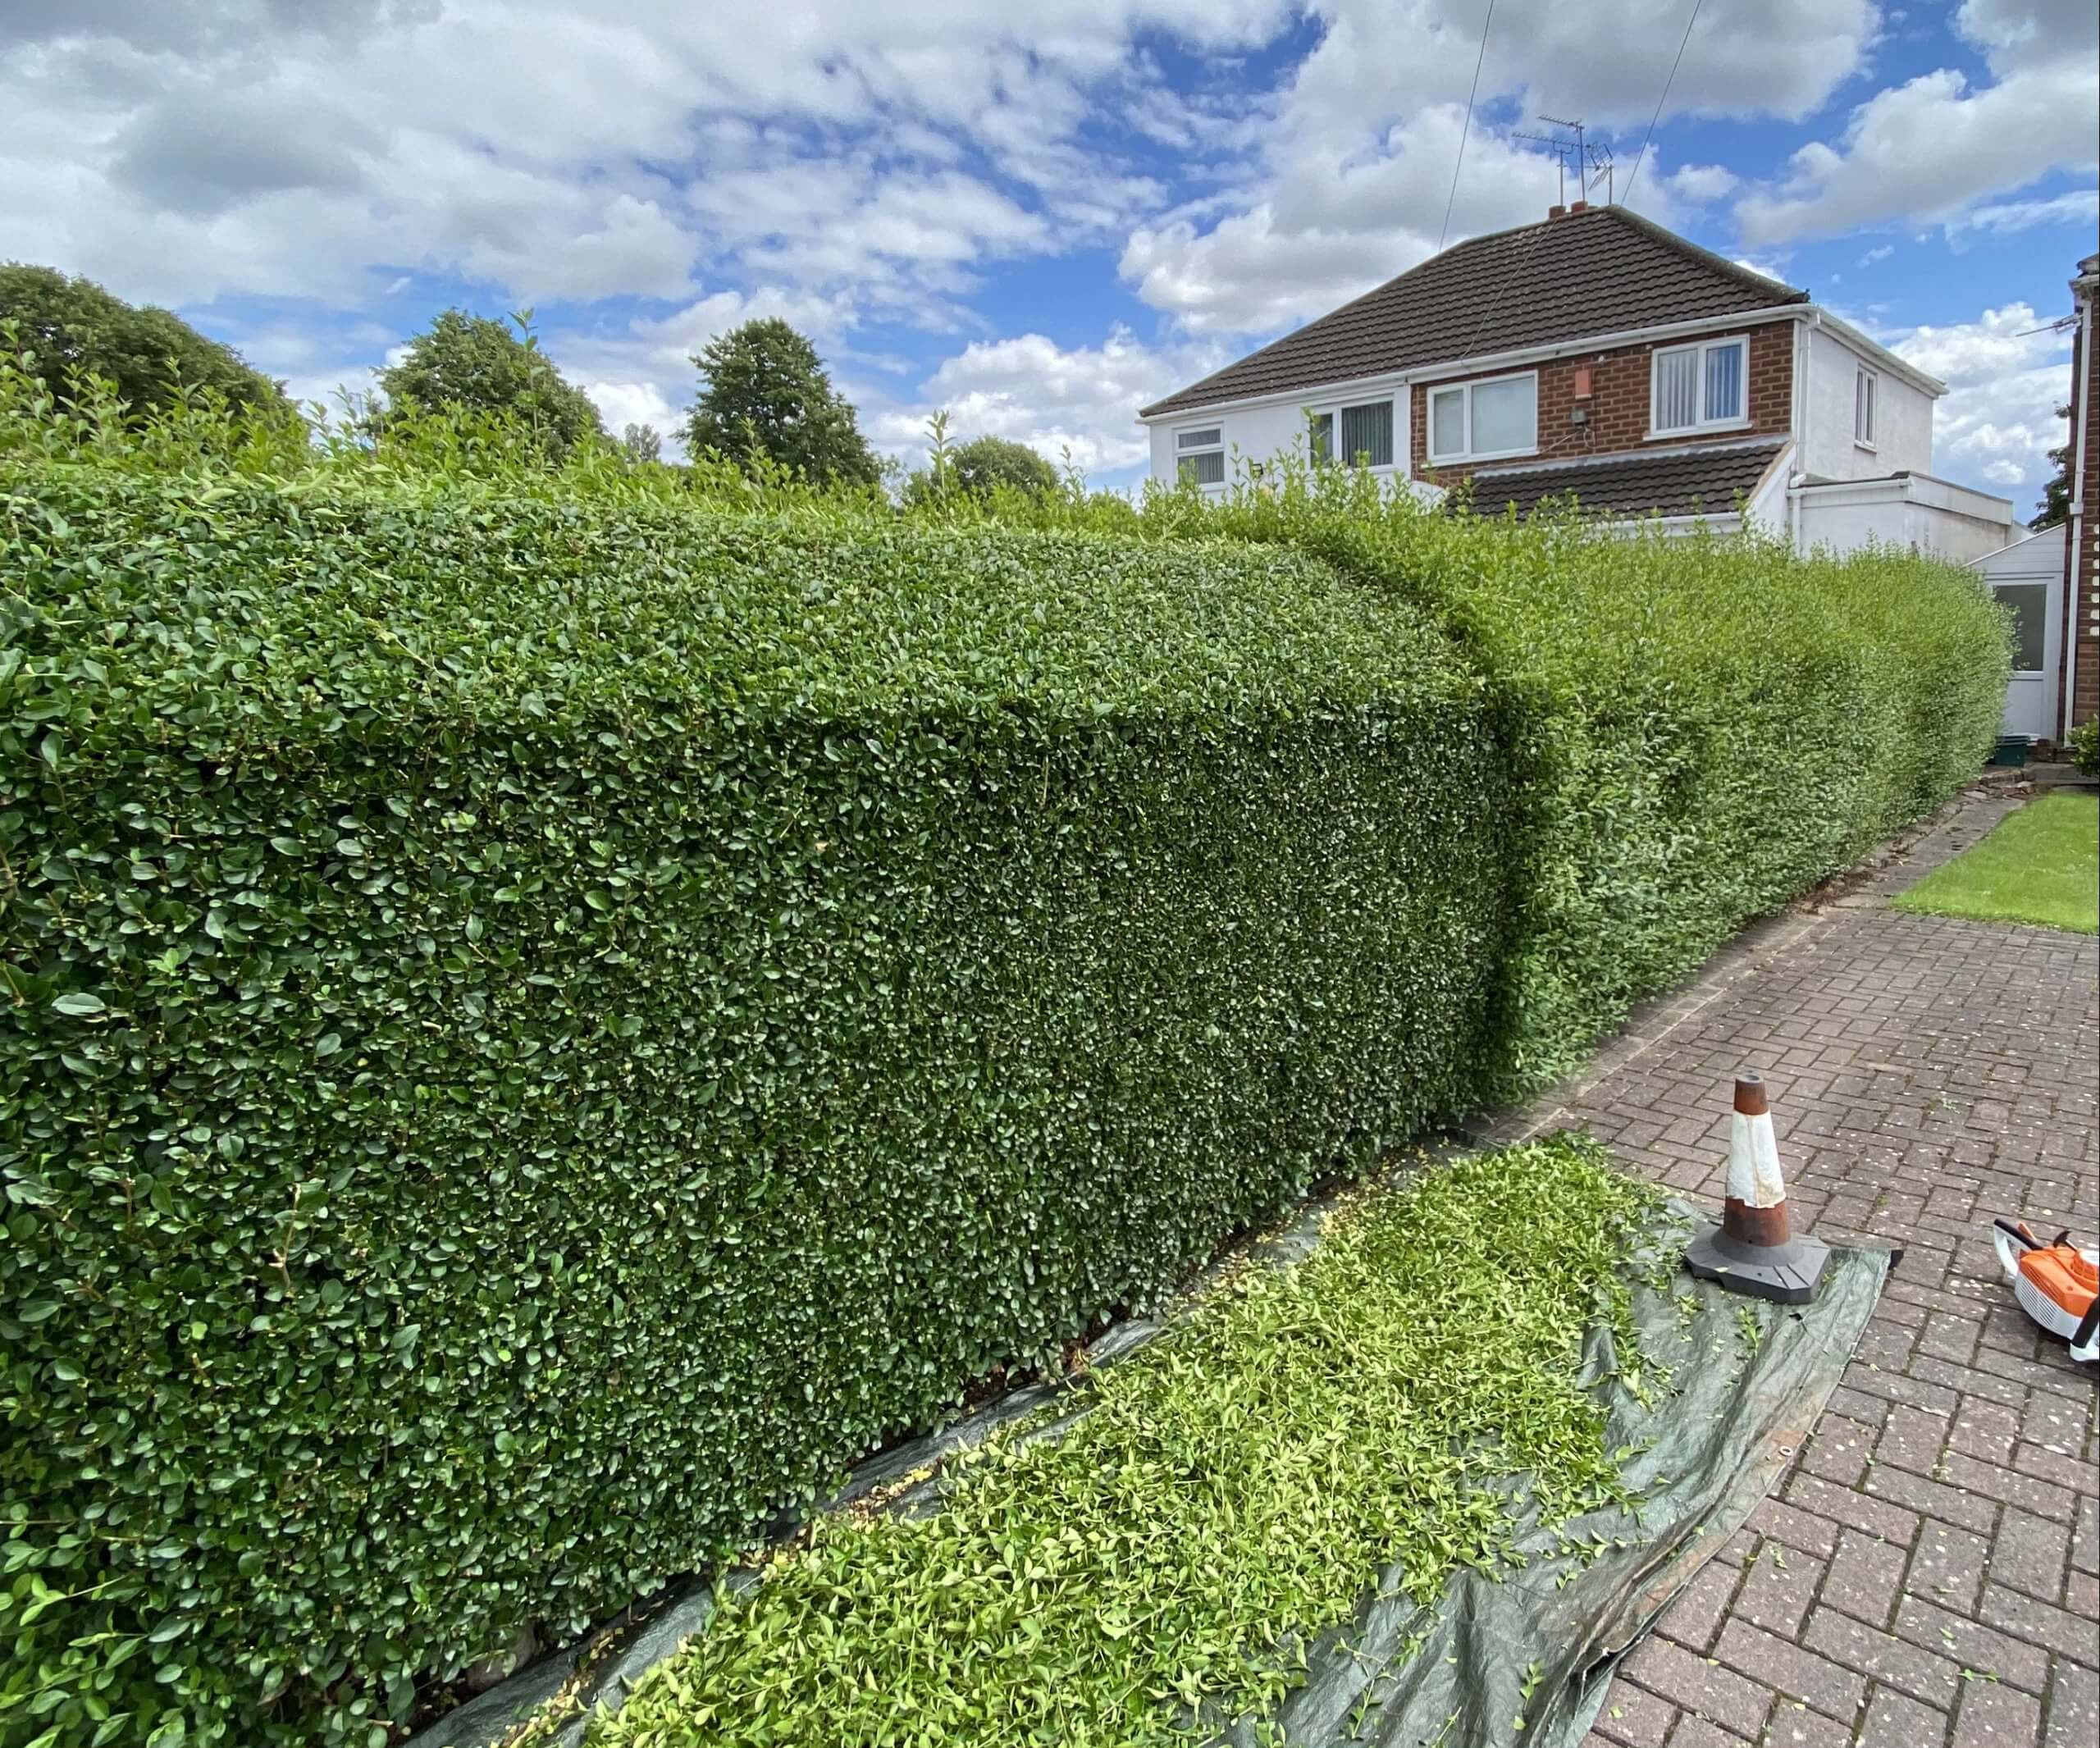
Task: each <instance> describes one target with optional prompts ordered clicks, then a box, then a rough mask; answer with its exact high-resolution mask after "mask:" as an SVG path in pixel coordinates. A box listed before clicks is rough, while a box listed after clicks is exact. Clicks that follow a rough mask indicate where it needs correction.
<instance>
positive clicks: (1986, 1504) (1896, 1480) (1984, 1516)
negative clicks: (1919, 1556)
mask: <svg viewBox="0 0 2100 1748" xmlns="http://www.w3.org/2000/svg"><path fill="white" fill-rule="evenodd" d="M1865 1488H1866V1491H1867V1494H1868V1495H1869V1497H1871V1498H1873V1499H1878V1500H1883V1501H1886V1502H1887V1503H1886V1504H1885V1505H1884V1506H1883V1509H1884V1510H1886V1509H1890V1508H1897V1507H1901V1508H1907V1509H1906V1510H1905V1512H1904V1515H1905V1516H1906V1517H1910V1516H1911V1513H1919V1514H1921V1515H1923V1516H1925V1517H1929V1518H1943V1519H1945V1520H1946V1521H1947V1522H1949V1523H1958V1524H1960V1525H1961V1527H1963V1528H1964V1529H1968V1530H1976V1531H1988V1530H1989V1529H1991V1528H1992V1527H1993V1526H1994V1525H1995V1524H1996V1523H1997V1516H1998V1508H1997V1500H1995V1499H1988V1498H1985V1497H1984V1496H1982V1495H1978V1494H1974V1493H1970V1492H1968V1491H1967V1490H1965V1489H1962V1488H1960V1487H1950V1486H1947V1484H1946V1483H1945V1482H1943V1481H1928V1480H1927V1479H1926V1478H1925V1477H1924V1476H1922V1475H1914V1474H1912V1473H1911V1472H1910V1471H1909V1470H1908V1469H1898V1468H1884V1467H1881V1466H1880V1465H1879V1464H1876V1465H1875V1466H1874V1468H1873V1470H1872V1471H1870V1472H1869V1474H1868V1476H1867V1478H1866V1482H1865ZM1912 1521H1913V1522H1915V1518H1914V1519H1913V1520H1912ZM1869 1527H1870V1528H1873V1529H1874V1530H1875V1531H1877V1532H1878V1533H1879V1534H1881V1535H1883V1536H1887V1537H1888V1540H1900V1541H1901V1542H1903V1543H1904V1544H1905V1545H1906V1546H1907V1545H1909V1543H1910V1540H1911V1536H1910V1534H1909V1533H1908V1532H1906V1533H1904V1534H1902V1535H1900V1536H1889V1535H1888V1531H1887V1530H1886V1529H1885V1528H1883V1527H1882V1525H1881V1524H1879V1523H1873V1524H1869Z"/></svg>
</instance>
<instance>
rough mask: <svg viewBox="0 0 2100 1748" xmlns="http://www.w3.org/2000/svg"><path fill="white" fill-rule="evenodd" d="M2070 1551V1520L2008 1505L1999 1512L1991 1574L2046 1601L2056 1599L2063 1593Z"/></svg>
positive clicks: (1994, 1578)
mask: <svg viewBox="0 0 2100 1748" xmlns="http://www.w3.org/2000/svg"><path fill="white" fill-rule="evenodd" d="M2069 1555H2070V1523H2069V1522H2068V1521H2066V1520H2065V1519H2062V1518H2038V1517H2036V1516H2035V1515H2034V1513H2032V1512H2026V1511H2021V1510H2020V1508H2018V1507H2016V1506H2011V1505H2008V1506H2007V1507H2006V1508H2005V1510H2004V1512H2003V1513H2002V1514H2001V1515H2000V1516H1999V1518H1998V1532H1997V1536H1996V1537H1995V1538H1994V1539H1993V1541H1992V1543H1991V1577H1992V1578H1993V1580H1994V1581H1997V1583H2000V1584H2003V1585H2009V1586H2011V1588H2012V1589H2014V1590H2016V1591H2026V1592H2027V1594H2028V1595H2029V1596H2034V1597H2037V1598H2038V1599H2039V1600H2042V1601H2043V1602H2057V1601H2059V1600H2061V1598H2062V1595H2063V1587H2064V1566H2065V1563H2066V1559H2068V1557H2069Z"/></svg>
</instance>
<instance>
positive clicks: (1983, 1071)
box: [1488, 795, 2100, 1748]
mask: <svg viewBox="0 0 2100 1748" xmlns="http://www.w3.org/2000/svg"><path fill="white" fill-rule="evenodd" d="M2011 805H2012V803H2011V802H2010V801H2007V800H2006V799H2004V798H2002V796H1992V795H1972V796H1970V797H1969V798H1968V799H1966V800H1965V801H1962V802H1961V803H1960V804H1958V805H1957V806H1956V808H1955V809H1954V810H1952V812H1951V813H1950V814H1949V815H1943V818H1942V822H1941V824H1939V825H1938V827H1937V828H1935V829H1933V831H1932V832H1930V833H1928V834H1927V835H1926V836H1925V837H1924V838H1923V839H1922V840H1920V842H1917V843H1916V844H1915V847H1912V848H1911V849H1910V850H1909V851H1907V852H1906V853H1904V854H1902V855H1901V856H1897V857H1896V858H1894V859H1893V860H1892V861H1890V862H1889V863H1888V865H1885V866H1884V867H1883V869H1881V870H1880V871H1879V873H1878V874H1874V875H1871V876H1869V877H1868V878H1866V879H1865V881H1864V882H1863V883H1860V884H1858V885H1856V888H1854V890H1852V891H1851V892H1850V893H1849V894H1847V895H1844V896H1842V897H1834V898H1832V897H1825V898H1824V900H1823V901H1821V902H1820V903H1819V905H1817V906H1815V907H1813V908H1803V909H1797V910H1796V911H1792V912H1789V913H1787V915H1783V916H1782V917H1780V918H1778V919H1775V920H1773V921H1771V922H1769V923H1766V924H1761V925H1760V926H1759V927H1758V928H1756V929H1753V930H1752V931H1751V932H1750V933H1748V934H1746V936H1744V937H1742V938H1741V939H1739V940H1738V941H1737V942H1736V943H1735V944H1734V945H1733V947H1731V948H1730V949H1729V950H1728V952H1725V953H1723V956H1721V958H1720V959H1719V961H1716V962H1715V963H1714V965H1711V966H1710V968H1709V969H1708V970H1707V972H1706V973H1705V974H1704V975H1703V976H1702V977H1701V979H1700V981H1699V982H1698V983H1697V984H1696V985H1694V986H1693V987H1691V988H1689V989H1687V990H1685V991H1682V992H1680V993H1678V995H1676V996H1675V997H1672V998H1670V999H1669V1001H1667V1002H1664V1003H1661V1004H1659V1005H1658V1006H1655V1008H1653V1009H1652V1010H1651V1011H1648V1012H1646V1013H1644V1014H1641V1015H1637V1016H1636V1017H1635V1020H1634V1021H1633V1023H1632V1025H1630V1026H1629V1028H1628V1031H1627V1032H1626V1033H1625V1034H1623V1035H1622V1037H1621V1038H1620V1039H1619V1040H1618V1042H1617V1043H1614V1045H1613V1046H1612V1047H1610V1048H1609V1050H1607V1051H1606V1052H1605V1054H1604V1055H1602V1056H1601V1057H1600V1058H1599V1059H1598V1061H1597V1062H1596V1066H1595V1067H1594V1068H1593V1070H1591V1072H1590V1073H1589V1074H1588V1075H1586V1077H1584V1078H1583V1079H1582V1080H1580V1081H1577V1082H1576V1083H1573V1084H1570V1085H1568V1086H1567V1087H1564V1088H1562V1089H1558V1090H1557V1091H1556V1092H1555V1093H1553V1094H1550V1095H1549V1096H1548V1097H1547V1098H1545V1099H1544V1100H1542V1101H1541V1102H1539V1103H1537V1104H1536V1105H1533V1106H1532V1107H1527V1109H1526V1110H1525V1111H1521V1112H1518V1113H1514V1114H1512V1115H1510V1116H1506V1117H1504V1119H1503V1120H1501V1121H1500V1122H1498V1123H1496V1124H1495V1126H1494V1128H1493V1129H1492V1130H1490V1131H1488V1133H1491V1134H1493V1135H1495V1138H1496V1139H1506V1138H1511V1137H1513V1136H1515V1135H1518V1134H1524V1133H1527V1132H1529V1131H1532V1130H1537V1129H1541V1128H1547V1127H1554V1126H1559V1125H1562V1124H1568V1123H1574V1124H1581V1125H1586V1126H1587V1127H1588V1128H1589V1129H1590V1130H1592V1131H1593V1132H1594V1133H1595V1134H1597V1135H1598V1136H1599V1137H1600V1138H1601V1139H1604V1140H1605V1141H1607V1142H1609V1143H1610V1144H1611V1145H1612V1146H1613V1147H1614V1148H1616V1149H1617V1150H1618V1152H1619V1153H1620V1154H1621V1155H1622V1156H1623V1157H1625V1158H1626V1159H1628V1161H1630V1162H1633V1163H1635V1164H1637V1166H1641V1167H1644V1168H1646V1170H1648V1171H1651V1172H1653V1173H1654V1174H1655V1175H1656V1176H1657V1177H1659V1178H1660V1179H1662V1180H1664V1182H1666V1183H1668V1184H1670V1185H1672V1186H1673V1187H1674V1188H1676V1189H1679V1190H1681V1191H1684V1192H1687V1193H1692V1194H1694V1195H1695V1196H1698V1197H1701V1198H1713V1199H1714V1202H1715V1203H1718V1200H1719V1197H1720V1195H1721V1193H1722V1186H1723V1180H1724V1177H1725V1169H1726V1160H1727V1152H1728V1111H1729V1096H1730V1092H1731V1088H1732V1084H1733V1079H1734V1076H1735V1075H1736V1073H1737V1070H1739V1069H1747V1068H1754V1069H1757V1070H1760V1071H1761V1072H1763V1073H1764V1075H1765V1076H1766V1079H1767V1080H1768V1082H1769V1087H1770V1091H1771V1096H1772V1101H1773V1111H1774V1120H1775V1124H1776V1126H1777V1128H1778V1134H1779V1150H1780V1159H1781V1162H1782V1163H1783V1165H1784V1166H1785V1167H1786V1170H1787V1186H1788V1197H1789V1201H1790V1203H1791V1205H1792V1209H1793V1212H1794V1219H1795V1221H1796V1228H1797V1229H1798V1228H1799V1227H1800V1226H1801V1225H1808V1226H1810V1228H1812V1229H1813V1228H1815V1227H1821V1228H1823V1229H1824V1230H1826V1231H1827V1232H1829V1233H1833V1234H1834V1233H1836V1232H1838V1231H1841V1230H1842V1231H1851V1232H1857V1233H1866V1234H1872V1235H1875V1236H1877V1237H1879V1238H1883V1239H1888V1240H1890V1241H1892V1242H1893V1243H1896V1244H1901V1245H1902V1246H1904V1247H1905V1254H1904V1257H1903V1260H1902V1262H1901V1264H1900V1265H1899V1266H1898V1267H1897V1270H1896V1272H1895V1274H1894V1276H1893V1277H1892V1280H1891V1281H1890V1283H1889V1285H1888V1290H1887V1292H1886V1294H1885V1295H1884V1297H1883V1300H1882V1303H1881V1304H1880V1306H1879V1308H1878V1309H1877V1311H1876V1312H1875V1314H1874V1320H1873V1321H1872V1323H1871V1324H1870V1325H1869V1327H1868V1330H1867V1332H1866V1335H1865V1338H1864V1339H1863V1340H1862V1341H1861V1343H1860V1348H1859V1350H1858V1352H1857V1353H1856V1355H1855V1356H1854V1358H1853V1360H1852V1362H1851V1366H1850V1367H1848V1368H1847V1371H1846V1374H1845V1377H1844V1381H1843V1383H1842V1385H1840V1386H1839V1388H1838V1390H1837V1391H1836V1392H1835V1394H1833V1396H1832V1398H1831V1400H1830V1403H1829V1406H1828V1408H1827V1409H1826V1410H1825V1411H1824V1415H1823V1417H1822V1420H1821V1421H1820V1422H1819V1424H1818V1425H1817V1426H1816V1427H1815V1430H1814V1432H1813V1435H1812V1436H1811V1437H1810V1440H1808V1441H1807V1442H1806V1444H1805V1445H1804V1446H1803V1449H1802V1450H1801V1454H1800V1455H1799V1457H1797V1458H1796V1459H1795V1461H1794V1463H1793V1465H1792V1467H1791V1468H1790V1470H1789V1471H1788V1472H1787V1474H1786V1476H1784V1478H1783V1480H1782V1481H1781V1482H1780V1483H1779V1484H1778V1486H1777V1487H1775V1489H1774V1492H1773V1495H1772V1496H1771V1497H1770V1498H1769V1499H1767V1500H1766V1501H1765V1502H1764V1504H1763V1505H1762V1506H1760V1508H1759V1509H1758V1511H1757V1513H1756V1515H1755V1517H1754V1518H1752V1520H1751V1524H1750V1526H1749V1527H1747V1528H1746V1529H1745V1530H1744V1531H1742V1533H1741V1534H1740V1535H1738V1536H1736V1537H1735V1538H1734V1539H1733V1540H1732V1541H1731V1542H1730V1543H1729V1545H1728V1548H1727V1549H1725V1551H1724V1552H1723V1554H1721V1555H1720V1556H1719V1558H1718V1559H1715V1560H1714V1562H1712V1563H1710V1565H1708V1566H1707V1567H1706V1568H1705V1569H1704V1570H1703V1571H1702V1572H1701V1573H1700V1575H1699V1577H1698V1578H1697V1579H1696V1580H1695V1581H1694V1582H1693V1584H1692V1585H1691V1587H1690V1588H1689V1589H1688V1590H1687V1591H1686V1592H1685V1593H1684V1594H1683V1595H1681V1596H1680V1597H1679V1598H1678V1600H1677V1601H1676V1602H1675V1603H1673V1604H1672V1605H1671V1607H1670V1609H1669V1611H1668V1612H1667V1613H1665V1614H1664V1616H1663V1618H1662V1619H1661V1620H1660V1621H1659V1622H1658V1623H1657V1626H1656V1627H1655V1631H1654V1632H1652V1633H1651V1634H1650V1636H1648V1638H1647V1639H1646V1640H1645V1641H1643V1642H1642V1643H1641V1645H1638V1646H1637V1647H1636V1649H1635V1650H1633V1652H1632V1654H1631V1655H1630V1656H1629V1657H1628V1659H1627V1660H1626V1663H1625V1664H1624V1665H1623V1668H1622V1670H1621V1673H1620V1674H1619V1677H1618V1679H1617V1681H1616V1682H1614V1686H1613V1689H1612V1691H1611V1693H1610V1695H1609V1696H1608V1697H1607V1699H1606V1700H1605V1707H1604V1709H1603V1711H1602V1712H1601V1713H1600V1714H1599V1716H1598V1718H1597V1723H1596V1728H1595V1730H1594V1731H1593V1732H1592V1733H1591V1737H1590V1739H1589V1743H1588V1744H1587V1745H1586V1748H1739V1745H1740V1744H1742V1743H1745V1742H1750V1743H1757V1744H1772V1745H1775V1748H1842V1745H1851V1744H1874V1745H1877V1748H1951V1745H1954V1744H1961V1745H1964V1748H1968V1745H1985V1744H1988V1745H1995V1748H2029V1745H2032V1744H2048V1745H2050V1748H2096V1744H2100V1624H2096V1616H2100V1580H2096V1577H2095V1573H2096V1572H2100V1497H2096V1496H2100V1476H2097V1475H2096V1460H2100V1444H2096V1430H2095V1424H2094V1419H2095V1417H2094V1404H2095V1394H2096V1391H2095V1381H2094V1376H2093V1368H2091V1367H2083V1368H2081V1367H2075V1366H2073V1365H2072V1364H2071V1362H2070V1360H2069V1358H2066V1355H2065V1353H2064V1352H2063V1349H2062V1346H2061V1344H2052V1343H2051V1342H2049V1341H2048V1340H2046V1339H2044V1338H2043V1337H2042V1336H2041V1335H2039V1333H2038V1331H2037V1330H2035V1329H2034V1326H2033V1325H2031V1324H2030V1323H2029V1322H2028V1321H2027V1320H2026V1318H2025V1317H2024V1316H2023V1315H2022V1314H2021V1313H2020V1311H2019V1309H2018V1308H2017V1307H2016V1306H2015V1304H2014V1303H2013V1301H2012V1298H2011V1293H2010V1292H2009V1291H2008V1290H2007V1289H2006V1288H2005V1287H2004V1286H2003V1285H2002V1284H2001V1282H2000V1280H1999V1278H1998V1271H1997V1262H1996V1259H1995V1258H1994V1257H1993V1254H1992V1252H1991V1248H1990V1244H1989V1240H1988V1228H1989V1224H1990V1221H1991V1219H1992V1216H1994V1215H1997V1214H2006V1215H2016V1214H2025V1215H2026V1216H2028V1217H2029V1220H2030V1221H2031V1222H2032V1223H2033V1224H2034V1225H2038V1226H2041V1227H2046V1228H2048V1232H2047V1233H2046V1234H2045V1236H2052V1235H2054V1232H2055V1230H2057V1228H2058V1227H2061V1226H2066V1225H2068V1226H2070V1227H2072V1228H2074V1229H2075V1230H2076V1231H2077V1233H2078V1235H2079V1238H2080V1239H2082V1240H2083V1241H2084V1242H2086V1243H2091V1242H2092V1241H2093V1232H2094V1230H2095V1229H2096V1227H2100V1206H2096V1188H2100V1184H2097V1182H2096V1180H2100V1143H2096V1130H2095V1124H2096V1113H2095V1104H2096V1096H2095V1095H2096V1083H2097V1082H2100V993H2096V992H2097V991H2100V952H2096V947H2095V943H2094V942H2093V939H2092V938H2089V937H2084V936H2077V935H2069V934H2062V933H2055V932H2052V931H2050V930H2046V929H2026V928H2019V927H2013V926H2009V925H2005V924H1983V923H1972V922H1966V921H1960V920H1951V919H1946V918H1940V917H1929V916H1910V915H1904V914H1902V913H1900V912H1897V911H1892V910H1889V909H1888V907H1887V904H1886V900H1887V898H1888V896H1889V895H1890V894H1892V892H1896V891H1899V890H1901V888H1903V887H1905V886H1906V885H1908V884H1910V883H1911V882H1913V881H1915V879H1918V878H1919V877H1920V876H1921V875H1922V874H1924V872H1925V871H1926V870H1927V869H1929V868H1930V867H1933V866H1935V865H1938V863H1939V862H1942V861H1944V860H1947V857H1948V856H1950V855H1951V854H1952V853H1954V852H1955V851H1956V850H1957V849H1959V848H1961V847H1965V846H1966V845H1967V844H1968V843H1970V842H1974V840H1975V839H1976V837H1979V836H1980V835H1981V834H1982V833H1983V832H1984V830H1987V829H1988V828H1989V827H1990V826H1991V825H1993V824H1996V823H1997V820H1998V819H2000V818H2002V816H2003V815H2004V814H2005V813H2006V811H2007V810H2009V808H2010V806H2011Z"/></svg>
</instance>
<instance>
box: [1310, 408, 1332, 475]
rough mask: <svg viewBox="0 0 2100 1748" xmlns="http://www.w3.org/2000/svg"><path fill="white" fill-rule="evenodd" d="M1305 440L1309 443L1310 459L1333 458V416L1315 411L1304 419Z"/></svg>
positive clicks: (1326, 459) (1323, 460)
mask: <svg viewBox="0 0 2100 1748" xmlns="http://www.w3.org/2000/svg"><path fill="white" fill-rule="evenodd" d="M1306 440H1307V442H1308V444H1309V445H1311V447H1312V450H1313V460H1314V461H1315V462H1316V463H1317V462H1325V461H1332V460H1333V459H1335V416H1334V414H1333V413H1314V414H1313V416H1312V418H1309V419H1308V420H1307V421H1306Z"/></svg>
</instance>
